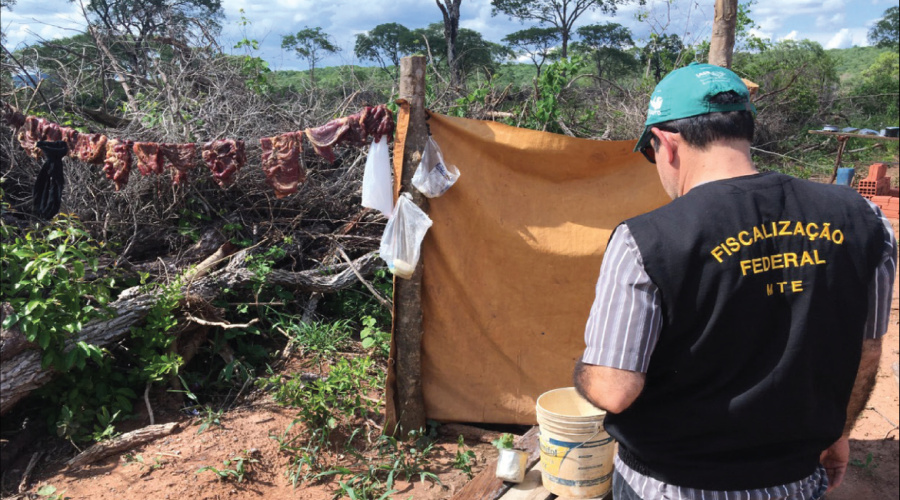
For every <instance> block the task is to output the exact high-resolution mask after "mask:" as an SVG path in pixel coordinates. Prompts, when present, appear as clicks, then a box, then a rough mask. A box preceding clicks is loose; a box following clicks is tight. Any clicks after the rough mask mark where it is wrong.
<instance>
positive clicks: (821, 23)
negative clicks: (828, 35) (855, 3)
mask: <svg viewBox="0 0 900 500" xmlns="http://www.w3.org/2000/svg"><path fill="white" fill-rule="evenodd" d="M846 17H847V16H846V15H845V14H844V13H843V12H838V13H836V14H834V15H831V16H828V15H822V16H816V27H818V28H832V27H835V28H836V27H839V26H841V25H843V24H844V20H845V19H846Z"/></svg>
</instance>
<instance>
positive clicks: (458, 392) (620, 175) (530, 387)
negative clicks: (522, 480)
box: [422, 114, 668, 424]
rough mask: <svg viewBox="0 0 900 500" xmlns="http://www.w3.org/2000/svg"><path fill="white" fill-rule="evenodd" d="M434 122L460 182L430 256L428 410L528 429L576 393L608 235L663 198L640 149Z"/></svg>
mask: <svg viewBox="0 0 900 500" xmlns="http://www.w3.org/2000/svg"><path fill="white" fill-rule="evenodd" d="M428 123H429V125H430V128H431V132H432V134H433V136H434V138H435V140H436V141H437V143H438V145H439V146H440V147H441V150H442V151H443V153H444V159H445V160H446V162H447V163H448V164H453V165H456V166H457V167H459V170H460V173H461V174H460V178H459V181H458V182H457V183H456V185H455V186H453V187H452V188H451V189H450V190H449V191H448V192H447V193H446V194H444V196H442V197H440V198H435V199H432V200H429V209H428V213H429V215H430V216H431V218H432V220H433V221H434V225H433V226H432V227H431V229H430V230H429V232H428V235H427V236H426V238H425V241H424V243H423V247H422V258H423V259H424V274H423V289H422V313H423V318H424V325H423V330H424V333H423V339H422V384H423V390H424V397H425V408H426V413H427V415H428V418H431V419H435V420H440V421H460V422H491V423H517V424H534V423H535V414H534V404H535V400H536V399H537V397H538V396H539V395H540V394H542V393H543V392H545V391H547V390H550V389H553V388H557V387H564V386H570V385H571V384H572V369H573V367H574V365H575V361H576V360H577V359H578V358H579V357H580V355H581V353H582V351H583V350H584V326H585V323H586V321H587V318H588V314H589V312H590V307H591V303H592V302H593V299H594V288H595V285H596V282H597V276H598V273H599V270H600V262H601V260H602V258H603V252H604V250H605V248H606V243H607V241H608V239H609V235H610V233H611V231H612V230H613V229H614V228H615V226H616V225H617V224H618V223H619V222H620V221H622V220H623V219H626V218H628V217H631V216H634V215H637V214H640V213H643V212H647V211H649V210H651V209H653V208H656V207H658V206H660V205H662V204H664V203H666V202H668V197H667V196H666V195H665V193H664V192H663V190H662V188H661V186H660V183H659V178H658V177H657V174H656V169H655V167H654V166H653V165H651V164H649V163H647V161H646V160H644V158H643V157H642V156H641V155H639V154H636V153H632V152H631V149H632V148H633V147H634V142H633V141H617V142H601V141H592V140H586V139H576V138H572V137H567V136H563V135H557V134H550V133H545V132H537V131H533V130H525V129H519V128H515V127H510V126H507V125H502V124H499V123H495V122H484V121H476V120H467V119H462V118H451V117H447V116H441V115H438V114H432V115H431V118H430V120H429V122H428Z"/></svg>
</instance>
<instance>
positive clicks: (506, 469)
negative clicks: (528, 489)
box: [496, 449, 528, 483]
mask: <svg viewBox="0 0 900 500" xmlns="http://www.w3.org/2000/svg"><path fill="white" fill-rule="evenodd" d="M527 461H528V454H527V453H525V452H524V451H521V450H512V449H503V450H500V456H499V457H497V474H496V476H497V478H498V479H502V480H504V481H507V482H510V483H521V482H522V480H523V479H525V472H526V471H525V463H526V462H527Z"/></svg>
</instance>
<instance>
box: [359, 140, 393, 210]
mask: <svg viewBox="0 0 900 500" xmlns="http://www.w3.org/2000/svg"><path fill="white" fill-rule="evenodd" d="M393 205H394V184H393V181H392V180H391V161H390V158H389V156H388V145H387V137H386V136H381V139H380V140H379V141H378V142H375V141H372V145H371V146H369V156H368V157H367V158H366V171H365V173H364V175H363V185H362V206H364V207H369V208H374V209H375V210H378V211H380V212H381V213H383V214H384V216H385V217H390V216H391V208H392V207H393Z"/></svg>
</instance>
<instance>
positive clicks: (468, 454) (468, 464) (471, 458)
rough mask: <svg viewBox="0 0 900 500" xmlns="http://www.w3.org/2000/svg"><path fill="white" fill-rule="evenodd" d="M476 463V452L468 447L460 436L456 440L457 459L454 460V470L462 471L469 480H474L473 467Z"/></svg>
mask: <svg viewBox="0 0 900 500" xmlns="http://www.w3.org/2000/svg"><path fill="white" fill-rule="evenodd" d="M474 463H475V452H474V451H472V450H470V449H469V448H468V447H467V446H466V441H465V439H463V437H462V436H461V435H460V436H459V437H458V438H457V439H456V457H455V458H454V459H453V468H454V469H458V470H460V471H462V473H463V474H465V475H466V477H468V478H469V479H472V476H474V474H473V473H472V465H473V464H474Z"/></svg>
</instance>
